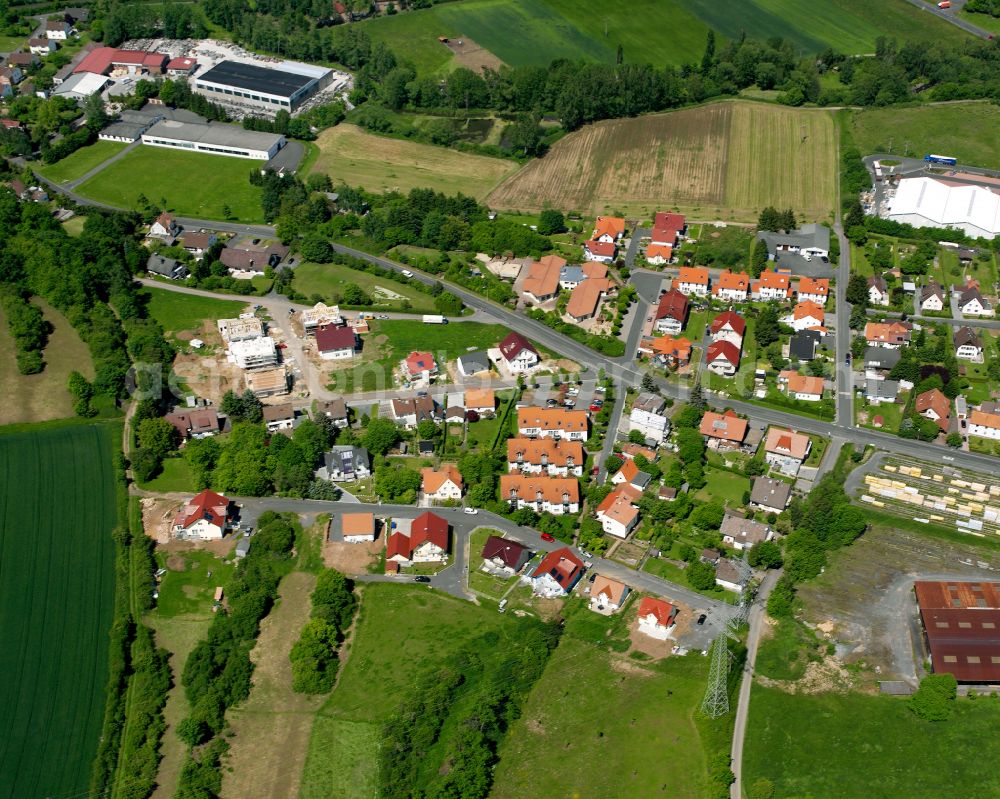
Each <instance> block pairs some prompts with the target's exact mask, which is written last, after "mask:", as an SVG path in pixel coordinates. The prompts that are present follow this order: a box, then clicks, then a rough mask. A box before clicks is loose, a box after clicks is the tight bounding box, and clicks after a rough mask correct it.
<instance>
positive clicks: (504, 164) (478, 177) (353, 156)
mask: <svg viewBox="0 0 1000 799" xmlns="http://www.w3.org/2000/svg"><path fill="white" fill-rule="evenodd" d="M416 13H419V12H416ZM416 13H414V14H401V15H400V17H409V16H416ZM387 19H392V18H391V17H387ZM442 47H443V45H442ZM316 144H317V146H318V147H319V150H320V155H319V157H318V158H317V159H316V163H315V165H314V166H313V171H314V172H325V173H327V174H329V175H330V176H331V178H332V179H333V180H334V182H337V181H341V180H342V181H344V182H345V183H347V184H348V185H350V186H360V187H362V188H365V189H368V190H369V191H378V192H384V191H401V192H404V193H405V192H408V191H409V190H410V189H412V188H418V187H419V188H429V189H435V190H437V191H442V192H444V193H446V194H456V193H458V192H462V193H463V194H466V195H468V196H470V197H475V198H476V199H482V198H483V197H484V196H485V195H486V194H487V192H489V191H490V189H492V188H493V187H494V186H496V185H497V184H498V183H499V182H500V181H501V180H503V179H504V178H505V177H507V176H508V175H510V174H512V173H514V172H515V171H517V168H518V166H517V164H516V163H515V162H513V161H508V160H506V159H503V158H492V157H490V156H485V155H473V154H471V153H463V152H459V151H458V150H452V149H449V148H447V147H436V146H434V145H432V144H420V143H418V142H413V141H407V140H405V139H392V138H388V137H386V136H376V135H375V134H373V133H368V132H367V131H365V130H363V129H362V128H359V127H357V126H356V125H350V124H347V123H343V124H340V125H337V127H335V128H329V129H328V130H325V131H323V133H321V134H320V136H319V138H318V139H317V140H316Z"/></svg>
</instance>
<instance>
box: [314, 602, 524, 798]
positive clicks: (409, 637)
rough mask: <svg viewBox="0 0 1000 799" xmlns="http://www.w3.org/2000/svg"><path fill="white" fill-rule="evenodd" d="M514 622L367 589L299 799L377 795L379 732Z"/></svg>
mask: <svg viewBox="0 0 1000 799" xmlns="http://www.w3.org/2000/svg"><path fill="white" fill-rule="evenodd" d="M509 621H510V619H509V617H505V616H501V615H500V614H498V613H497V612H496V610H495V609H494V610H492V611H491V610H489V609H487V608H484V607H477V606H475V605H473V604H471V603H469V602H463V601H461V600H458V599H455V598H454V597H451V596H446V595H444V594H440V593H437V592H430V591H428V590H427V589H426V588H421V587H419V586H402V585H387V584H384V583H372V584H369V585H366V586H365V587H364V595H363V598H362V601H361V609H360V611H359V616H358V619H357V622H356V629H355V632H354V641H353V643H352V644H351V648H350V653H349V655H348V657H347V662H346V663H345V664H344V667H343V671H342V672H341V674H340V675H339V677H338V683H337V687H336V688H335V689H334V691H333V693H332V694H331V695H330V698H329V700H328V701H327V702H326V704H324V705H323V707H322V708H321V709H320V711H319V714H318V715H317V717H316V720H315V722H314V723H313V728H312V737H311V738H310V741H309V753H308V755H307V758H306V764H305V769H304V771H303V774H302V783H301V788H300V791H299V797H300V799H320V797H322V799H329V797H334V796H337V797H340V796H342V797H367V796H372V795H373V793H374V790H375V774H374V770H375V764H376V758H377V751H378V731H379V728H380V726H381V724H382V723H383V722H384V721H385V720H386V718H387V717H388V716H389V714H392V713H393V712H394V711H395V710H396V708H397V707H398V706H399V703H400V701H401V700H402V699H403V698H404V697H406V696H407V691H408V689H409V687H410V686H411V685H412V682H413V680H414V679H415V678H416V677H417V676H418V675H420V674H422V673H423V672H424V671H425V670H426V669H432V668H434V667H435V665H436V664H439V663H441V662H443V661H444V659H445V658H447V657H448V656H450V655H451V654H453V653H454V652H455V651H457V650H458V649H459V648H460V647H461V646H462V645H463V644H465V643H467V642H468V641H470V640H472V639H473V638H475V637H477V636H479V635H481V634H483V633H485V632H487V631H489V630H496V631H497V632H498V633H500V632H501V631H502V630H503V629H505V628H506V627H508V626H510V625H509Z"/></svg>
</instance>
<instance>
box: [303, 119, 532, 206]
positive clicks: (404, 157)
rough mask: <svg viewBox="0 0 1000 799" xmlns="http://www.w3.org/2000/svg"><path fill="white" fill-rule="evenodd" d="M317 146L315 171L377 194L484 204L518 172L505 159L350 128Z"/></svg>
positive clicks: (332, 132) (330, 133)
mask: <svg viewBox="0 0 1000 799" xmlns="http://www.w3.org/2000/svg"><path fill="white" fill-rule="evenodd" d="M316 144H317V145H318V146H319V149H320V155H319V158H318V159H317V161H316V164H315V166H314V167H313V171H314V172H325V173H327V174H328V175H330V177H331V178H332V180H333V182H334V183H338V182H340V181H343V182H344V183H346V184H347V185H349V186H360V187H362V188H364V189H368V190H369V191H377V192H383V191H392V190H398V191H401V192H408V191H409V190H410V189H413V188H426V189H435V190H437V191H443V192H445V193H447V194H456V193H458V192H462V193H463V194H466V195H469V196H471V197H475V198H477V199H482V198H483V197H484V196H485V195H486V194H487V193H488V192H489V191H490V189H492V188H493V187H494V186H496V185H497V183H499V182H500V181H501V180H502V179H503V178H505V177H506V176H507V175H509V174H511V173H512V172H514V171H515V170H516V169H517V164H516V163H514V162H513V161H506V160H504V159H502V158H490V157H488V156H485V155H472V154H470V153H462V152H459V151H458V150H450V149H448V148H446V147H434V146H433V145H430V144H418V143H417V142H412V141H404V140H401V139H390V138H386V137H384V136H375V135H373V134H371V133H367V132H365V131H364V130H362V129H361V128H359V127H357V126H356V125H349V124H342V125H337V127H335V128H330V129H328V130H325V131H323V133H321V134H320V136H319V138H318V139H317V140H316Z"/></svg>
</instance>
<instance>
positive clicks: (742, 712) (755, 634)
mask: <svg viewBox="0 0 1000 799" xmlns="http://www.w3.org/2000/svg"><path fill="white" fill-rule="evenodd" d="M780 574H781V572H780V571H775V572H768V573H767V576H766V577H765V578H764V581H763V582H762V583H761V585H760V590H759V591H758V592H757V596H756V598H755V599H754V603H753V605H752V606H751V607H750V618H749V624H750V632H749V633H748V634H747V659H746V662H745V663H744V666H743V679H742V680H741V681H740V693H739V698H738V699H737V700H736V715H735V720H734V725H735V726H734V729H733V748H732V750H731V754H730V762H731V766H730V767H731V768H732V770H733V776H734V777H735V778H736V779H735V780H734V781H733V784H732V786H731V787H730V789H729V796H730V797H731V799H743V743H744V741H745V740H746V730H747V717H748V715H749V713H750V690H751V688H752V687H753V670H754V665H755V664H756V663H757V647H758V645H759V644H760V634H761V632H762V631H763V629H764V609H765V608H766V607H767V597H768V596H769V595H770V593H771V589H772V588H774V584H775V583H776V582H778V577H779V576H780Z"/></svg>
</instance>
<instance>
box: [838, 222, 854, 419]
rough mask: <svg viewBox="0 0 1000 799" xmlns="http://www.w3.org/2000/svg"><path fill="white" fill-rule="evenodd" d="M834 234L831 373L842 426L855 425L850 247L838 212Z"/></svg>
mask: <svg viewBox="0 0 1000 799" xmlns="http://www.w3.org/2000/svg"><path fill="white" fill-rule="evenodd" d="M833 234H834V235H835V236H836V237H837V240H838V241H839V242H840V263H839V264H838V266H837V286H836V298H837V299H836V302H837V330H836V336H837V348H836V349H837V354H836V357H835V359H834V371H835V372H836V375H837V380H836V382H835V385H836V392H837V396H836V401H835V407H836V411H835V416H834V419H835V421H837V422H839V423H841V424H845V423H846V424H849V425H853V424H854V387H853V385H852V383H853V381H854V377H853V375H852V374H851V367H850V364H849V363H848V362H847V356H848V353H850V351H851V326H850V321H851V308H852V307H853V306H851V305H850V304H848V302H847V283H848V281H849V280H850V279H851V244H850V242H849V241H848V240H847V236H845V235H844V230H843V228H842V227H841V226H840V212H839V211H838V212H837V222H836V224H835V225H834V227H833Z"/></svg>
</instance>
